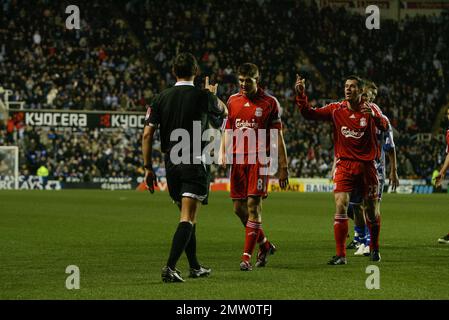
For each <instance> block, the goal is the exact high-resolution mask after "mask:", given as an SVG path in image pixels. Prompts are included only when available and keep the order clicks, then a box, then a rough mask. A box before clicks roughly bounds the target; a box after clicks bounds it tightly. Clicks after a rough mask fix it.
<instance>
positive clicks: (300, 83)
mask: <svg viewBox="0 0 449 320" xmlns="http://www.w3.org/2000/svg"><path fill="white" fill-rule="evenodd" d="M305 87H306V79H302V78H301V76H300V75H299V74H296V82H295V91H296V94H297V95H299V96H300V95H302V94H303V93H304V89H305Z"/></svg>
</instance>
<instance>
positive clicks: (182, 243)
mask: <svg viewBox="0 0 449 320" xmlns="http://www.w3.org/2000/svg"><path fill="white" fill-rule="evenodd" d="M192 229H193V226H192V223H190V222H187V221H183V222H180V223H179V224H178V228H177V229H176V232H175V234H174V235H173V241H172V244H171V250H170V256H169V257H168V261H167V266H169V267H170V269H172V270H174V269H175V267H176V263H177V262H178V260H179V257H180V256H181V254H182V253H183V252H184V249H185V248H186V246H187V244H188V243H189V241H190V237H191V235H192Z"/></svg>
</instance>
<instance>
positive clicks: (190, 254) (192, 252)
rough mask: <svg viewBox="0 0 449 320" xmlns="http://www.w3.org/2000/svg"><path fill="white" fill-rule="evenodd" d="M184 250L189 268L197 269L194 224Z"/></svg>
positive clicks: (198, 266) (198, 265)
mask: <svg viewBox="0 0 449 320" xmlns="http://www.w3.org/2000/svg"><path fill="white" fill-rule="evenodd" d="M185 250H186V255H187V259H188V260H189V266H190V268H192V269H196V270H198V269H199V268H200V264H199V262H198V259H197V257H196V224H194V225H193V228H192V235H191V236H190V241H189V242H188V243H187V246H186V249H185Z"/></svg>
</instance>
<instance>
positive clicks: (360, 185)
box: [295, 75, 389, 265]
mask: <svg viewBox="0 0 449 320" xmlns="http://www.w3.org/2000/svg"><path fill="white" fill-rule="evenodd" d="M304 88H305V79H302V78H301V77H300V76H299V75H297V79H296V83H295V90H296V93H297V96H296V105H297V106H298V107H299V110H300V111H301V114H302V115H303V116H304V118H306V119H310V120H321V121H329V122H332V123H333V125H334V126H333V127H334V143H335V147H334V150H335V157H336V158H337V161H336V169H335V173H334V184H335V189H334V197H335V205H336V212H335V217H334V236H335V242H336V255H335V256H334V257H332V259H330V260H329V262H328V264H330V265H341V264H346V263H347V260H346V246H345V241H346V237H347V234H348V215H347V208H348V204H349V196H350V194H351V192H353V191H354V190H356V189H361V191H362V195H363V198H364V200H365V202H366V207H367V208H366V213H367V218H368V227H369V229H370V234H371V242H372V248H373V250H372V251H371V255H370V260H372V261H380V259H381V258H380V253H379V232H380V216H379V215H378V210H377V208H376V207H377V205H378V197H379V179H378V176H377V170H376V167H375V162H374V160H375V159H376V158H378V153H379V144H378V141H377V136H376V129H377V128H378V129H379V130H381V131H387V130H388V127H389V123H388V120H387V119H386V118H385V117H384V116H383V115H382V112H381V110H380V109H379V107H378V106H377V105H375V104H374V103H369V102H366V101H365V99H364V98H363V97H362V93H363V88H364V83H363V81H362V79H361V78H359V77H357V76H350V77H348V78H347V79H346V82H345V100H344V101H341V102H335V103H331V104H328V105H326V106H324V107H323V108H319V109H313V108H312V106H311V105H310V104H309V102H308V98H307V96H306V94H305V92H304Z"/></svg>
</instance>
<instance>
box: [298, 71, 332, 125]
mask: <svg viewBox="0 0 449 320" xmlns="http://www.w3.org/2000/svg"><path fill="white" fill-rule="evenodd" d="M305 84H306V80H305V79H303V78H301V76H300V75H298V74H297V75H296V82H295V92H296V99H295V102H296V106H297V107H298V108H299V111H300V112H301V114H302V115H303V117H304V118H306V119H308V120H323V121H332V109H333V106H332V104H330V105H327V106H325V107H323V108H318V109H313V108H312V106H311V105H310V103H309V99H308V98H307V95H306V94H305Z"/></svg>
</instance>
